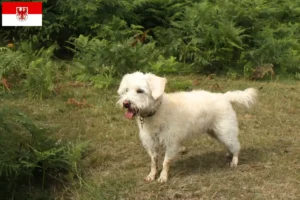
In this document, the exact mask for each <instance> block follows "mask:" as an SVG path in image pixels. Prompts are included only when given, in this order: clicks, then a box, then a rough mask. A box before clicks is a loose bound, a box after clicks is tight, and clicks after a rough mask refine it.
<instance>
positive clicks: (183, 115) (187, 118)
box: [118, 72, 257, 182]
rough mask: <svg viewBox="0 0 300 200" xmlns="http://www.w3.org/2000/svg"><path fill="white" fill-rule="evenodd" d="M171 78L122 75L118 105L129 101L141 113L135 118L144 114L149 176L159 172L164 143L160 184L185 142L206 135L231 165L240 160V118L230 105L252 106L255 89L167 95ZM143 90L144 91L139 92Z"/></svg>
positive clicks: (141, 127)
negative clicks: (229, 156) (223, 150)
mask: <svg viewBox="0 0 300 200" xmlns="http://www.w3.org/2000/svg"><path fill="white" fill-rule="evenodd" d="M166 83H167V80H166V79H165V78H161V77H158V76H155V75H153V74H150V73H147V74H143V73H141V72H135V73H132V74H127V75H125V76H124V77H123V79H122V81H121V83H120V87H119V89H118V93H119V95H120V99H119V101H118V103H119V104H120V105H121V106H122V105H123V102H124V101H129V102H130V109H134V110H136V111H138V113H137V114H136V116H147V114H148V113H151V112H153V111H156V112H155V114H154V115H153V116H150V117H145V118H144V123H143V124H141V121H140V120H137V123H138V127H139V130H140V132H139V135H140V139H141V141H142V143H143V145H144V147H145V148H146V150H147V152H148V154H149V156H150V158H151V171H150V173H149V175H148V176H147V177H146V178H145V180H146V181H152V180H154V179H155V176H156V174H157V155H158V152H157V149H158V147H159V146H160V145H163V146H164V147H165V157H164V161H163V168H162V171H161V174H160V177H159V178H158V181H159V182H165V181H167V179H168V170H169V166H170V163H171V161H172V160H173V159H174V158H175V156H176V155H177V153H178V152H179V151H180V147H181V145H182V142H183V141H184V140H185V139H187V138H191V137H192V136H195V135H199V134H202V133H209V135H211V136H213V137H214V138H216V139H218V140H219V141H220V142H221V143H223V144H224V145H225V146H226V147H227V149H228V151H229V152H230V153H231V154H232V161H231V164H230V165H231V166H236V165H237V164H238V154H239V151H240V143H239V140H238V122H237V118H236V114H235V111H234V110H233V108H232V105H231V103H236V104H238V105H243V106H245V107H246V108H250V107H251V106H252V105H253V104H254V103H255V101H256V98H257V91H256V90H255V89H253V88H249V89H246V90H244V91H229V92H226V93H224V94H222V93H211V92H208V91H203V90H198V91H191V92H176V93H169V94H167V93H164V89H165V85H166ZM139 89H140V90H142V91H143V93H141V92H137V91H138V90H139Z"/></svg>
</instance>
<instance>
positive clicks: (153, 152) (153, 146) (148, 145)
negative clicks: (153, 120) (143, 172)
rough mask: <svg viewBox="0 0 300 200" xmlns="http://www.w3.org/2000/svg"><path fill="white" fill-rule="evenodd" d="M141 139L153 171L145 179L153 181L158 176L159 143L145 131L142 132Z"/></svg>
mask: <svg viewBox="0 0 300 200" xmlns="http://www.w3.org/2000/svg"><path fill="white" fill-rule="evenodd" d="M140 138H141V140H142V143H143V145H144V147H145V149H146V150H147V152H148V154H149V156H150V158H151V170H150V173H149V175H148V176H147V177H146V178H145V181H153V180H154V179H155V176H156V174H157V159H158V153H157V142H156V140H155V138H153V136H151V135H150V134H149V133H146V132H144V131H141V132H140Z"/></svg>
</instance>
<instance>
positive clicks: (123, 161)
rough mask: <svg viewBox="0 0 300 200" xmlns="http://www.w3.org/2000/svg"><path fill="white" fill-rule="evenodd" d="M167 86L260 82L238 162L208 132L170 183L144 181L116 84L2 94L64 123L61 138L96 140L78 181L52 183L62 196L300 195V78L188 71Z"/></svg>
mask: <svg viewBox="0 0 300 200" xmlns="http://www.w3.org/2000/svg"><path fill="white" fill-rule="evenodd" d="M167 87H168V88H167V91H169V92H170V91H176V90H178V89H180V90H183V89H185V90H191V89H199V88H201V89H206V90H210V91H215V92H225V91H227V90H236V89H245V88H247V87H256V88H258V89H259V103H258V104H257V105H256V107H255V108H253V109H251V110H245V109H240V108H237V109H236V111H237V114H238V119H239V127H240V141H241V145H242V150H241V155H240V163H239V165H238V167H237V168H235V169H231V168H229V166H228V162H229V160H227V158H226V157H225V153H226V152H225V149H224V148H223V146H222V145H221V144H220V143H218V142H217V141H215V140H213V139H211V138H210V137H208V136H206V135H203V136H200V137H199V139H197V140H192V141H190V142H189V143H187V144H186V146H187V147H188V152H187V154H185V155H179V156H178V157H177V159H176V160H175V162H174V163H173V164H172V167H171V170H170V179H169V181H168V183H166V184H159V183H158V182H156V181H155V182H151V183H146V182H144V181H143V178H144V177H145V176H146V175H147V174H148V173H149V170H150V158H149V157H148V155H147V153H146V151H145V150H144V148H143V147H142V145H141V143H140V141H139V138H138V128H137V126H136V124H135V121H129V120H127V119H125V117H124V111H121V109H120V108H118V107H117V105H116V101H117V93H116V91H117V88H112V89H109V90H99V89H95V88H67V89H64V90H63V91H62V93H61V94H60V95H59V96H57V97H55V98H52V99H47V100H43V101H41V100H33V99H29V98H27V97H20V96H19V97H17V95H16V94H5V95H3V94H2V95H1V98H2V100H1V101H2V103H5V104H9V105H14V106H17V107H19V108H21V109H22V110H23V111H26V113H28V114H30V116H31V117H34V120H35V121H36V122H37V123H41V124H46V125H52V126H58V128H59V129H58V131H57V133H56V137H58V138H60V139H66V140H70V141H71V140H82V141H87V140H88V141H90V148H89V151H88V152H87V153H86V155H85V158H84V160H83V161H82V175H81V176H80V177H79V180H77V181H74V182H73V183H72V184H70V185H65V186H64V187H63V188H61V186H59V187H60V188H53V193H54V194H55V195H56V196H58V197H57V198H59V199H69V198H70V199H82V200H83V199H84V200H85V199H130V200H131V199H138V200H143V199H189V200H191V199H299V198H300V154H299V152H300V137H299V130H300V123H299V121H300V112H299V111H300V103H299V102H300V95H299V94H300V83H299V82H291V81H290V82H276V81H275V82H250V81H244V80H238V81H230V80H226V79H222V78H213V79H208V78H206V77H196V76H188V77H169V82H168V86H167ZM69 98H74V99H77V100H82V99H83V98H85V99H86V100H87V103H89V104H91V105H93V107H86V108H78V107H77V106H75V105H68V104H66V102H67V100H68V99H69ZM160 162H162V159H160ZM160 166H161V165H160ZM57 191H59V192H57Z"/></svg>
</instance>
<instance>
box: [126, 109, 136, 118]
mask: <svg viewBox="0 0 300 200" xmlns="http://www.w3.org/2000/svg"><path fill="white" fill-rule="evenodd" d="M138 112H139V110H136V109H132V108H128V109H127V111H126V113H125V117H126V118H128V119H133V117H134V116H135V115H136V114H137V113H138Z"/></svg>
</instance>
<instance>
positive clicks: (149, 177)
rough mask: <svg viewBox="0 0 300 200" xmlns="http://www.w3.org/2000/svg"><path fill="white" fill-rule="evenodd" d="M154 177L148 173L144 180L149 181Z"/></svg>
mask: <svg viewBox="0 0 300 200" xmlns="http://www.w3.org/2000/svg"><path fill="white" fill-rule="evenodd" d="M154 179H155V175H152V174H149V175H148V176H147V177H146V178H145V179H144V180H145V181H146V182H151V181H154Z"/></svg>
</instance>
